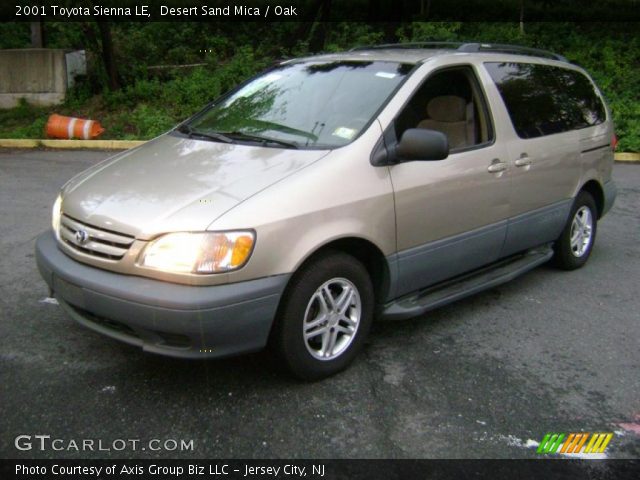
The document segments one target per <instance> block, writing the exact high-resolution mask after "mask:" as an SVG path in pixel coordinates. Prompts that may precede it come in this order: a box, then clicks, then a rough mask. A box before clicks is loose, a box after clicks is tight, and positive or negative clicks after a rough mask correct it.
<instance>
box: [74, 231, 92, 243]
mask: <svg viewBox="0 0 640 480" xmlns="http://www.w3.org/2000/svg"><path fill="white" fill-rule="evenodd" d="M87 240H89V234H88V233H87V232H86V230H78V231H77V232H76V243H77V244H78V245H84V244H85V243H87Z"/></svg>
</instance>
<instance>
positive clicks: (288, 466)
mask: <svg viewBox="0 0 640 480" xmlns="http://www.w3.org/2000/svg"><path fill="white" fill-rule="evenodd" d="M0 471H1V477H2V478H3V479H4V480H8V479H23V480H31V479H60V480H63V479H79V480H84V479H114V480H115V479H129V480H130V479H136V478H140V479H149V478H152V479H158V480H160V479H162V480H166V479H175V480H181V479H194V478H195V479H228V480H236V479H258V478H260V479H274V480H278V479H290V480H294V479H308V480H320V479H322V480H334V479H349V480H357V479H367V480H372V479H373V480H376V479H381V480H382V479H384V480H394V479H412V480H413V479H415V480H417V479H449V478H451V479H460V480H462V479H476V478H491V479H502V478H505V479H507V478H508V479H517V480H525V479H544V480H549V479H558V478H561V479H565V478H566V479H603V480H605V479H611V480H614V479H615V480H626V479H634V480H636V479H637V478H639V476H640V461H639V460H563V459H540V460H308V459H306V460H215V461H213V460H197V459H194V460H0Z"/></svg>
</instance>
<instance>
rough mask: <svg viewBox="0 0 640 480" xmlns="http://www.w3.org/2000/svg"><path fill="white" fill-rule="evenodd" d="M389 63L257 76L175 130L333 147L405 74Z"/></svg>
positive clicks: (293, 68) (403, 67)
mask: <svg viewBox="0 0 640 480" xmlns="http://www.w3.org/2000/svg"><path fill="white" fill-rule="evenodd" d="M411 69H412V65H408V64H401V63H395V62H360V61H336V62H318V61H316V62H313V61H310V62H303V63H294V64H289V65H283V66H280V67H277V68H275V69H272V70H270V71H269V72H267V73H265V74H263V75H260V76H258V77H256V78H254V79H253V80H251V81H250V82H249V83H247V84H246V85H244V86H243V87H241V88H239V89H238V90H236V91H235V92H233V93H232V94H231V95H229V96H228V97H227V98H225V99H224V100H223V101H221V102H219V103H216V104H214V105H213V106H212V107H210V108H209V109H207V110H204V111H203V112H202V113H201V114H199V115H196V116H195V117H194V118H193V119H192V120H191V121H190V122H189V123H188V124H186V125H182V127H181V128H180V129H179V130H180V131H181V132H183V133H187V134H189V135H190V136H193V137H194V138H202V139H209V140H213V141H236V142H237V141H239V142H249V143H251V142H258V143H261V144H264V145H268V146H277V147H285V148H286V147H289V148H305V147H315V148H334V147H339V146H342V145H345V144H347V143H349V142H350V141H351V140H353V139H354V138H356V137H357V136H358V134H359V133H360V131H361V130H362V129H363V128H364V127H365V126H366V125H367V124H368V123H369V122H370V121H371V119H372V117H373V115H374V114H375V112H376V111H377V110H378V109H379V108H380V106H381V105H382V104H383V103H384V102H385V100H386V99H387V98H388V97H389V95H390V94H391V92H393V91H394V89H395V88H396V87H397V86H398V85H399V83H400V82H401V81H402V79H403V78H404V77H405V76H406V75H407V74H408V73H409V72H410V71H411Z"/></svg>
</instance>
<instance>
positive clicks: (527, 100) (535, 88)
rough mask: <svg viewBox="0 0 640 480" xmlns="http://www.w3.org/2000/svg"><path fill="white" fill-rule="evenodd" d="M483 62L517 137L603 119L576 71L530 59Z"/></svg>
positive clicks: (585, 80) (597, 103)
mask: <svg viewBox="0 0 640 480" xmlns="http://www.w3.org/2000/svg"><path fill="white" fill-rule="evenodd" d="M485 66H486V68H487V70H488V72H489V74H490V75H491V77H492V78H493V80H494V82H495V83H496V86H497V87H498V90H499V91H500V95H502V99H503V100H504V103H505V105H506V106H507V110H508V111H509V116H510V117H511V122H512V123H513V126H514V128H515V130H516V132H517V134H518V135H519V136H520V137H521V138H535V137H541V136H543V135H551V134H554V133H560V132H566V131H568V130H574V129H578V128H584V127H588V126H591V125H596V124H598V123H601V122H603V121H604V119H605V111H604V107H603V105H602V102H601V101H600V98H599V97H598V96H597V94H596V92H595V90H594V88H593V85H592V84H591V82H590V81H589V79H588V78H587V77H585V76H584V75H583V74H581V73H580V72H576V71H574V70H568V69H564V68H558V67H551V66H548V65H537V64H531V63H497V62H495V63H494V62H491V63H486V64H485Z"/></svg>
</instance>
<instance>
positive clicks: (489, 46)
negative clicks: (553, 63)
mask: <svg viewBox="0 0 640 480" xmlns="http://www.w3.org/2000/svg"><path fill="white" fill-rule="evenodd" d="M458 51H459V52H499V53H513V54H515V55H529V56H532V57H544V58H551V59H553V60H559V61H561V62H568V60H567V59H566V57H563V56H562V55H558V54H557V53H553V52H550V51H548V50H541V49H539V48H530V47H522V46H520V45H507V44H503V43H465V44H463V45H461V46H460V47H458Z"/></svg>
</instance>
